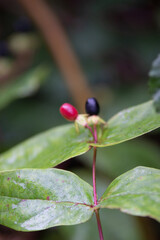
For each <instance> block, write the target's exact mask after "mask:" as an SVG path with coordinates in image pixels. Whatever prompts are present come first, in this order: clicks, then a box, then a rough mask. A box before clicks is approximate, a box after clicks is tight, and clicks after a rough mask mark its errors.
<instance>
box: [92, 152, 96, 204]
mask: <svg viewBox="0 0 160 240" xmlns="http://www.w3.org/2000/svg"><path fill="white" fill-rule="evenodd" d="M93 151H94V152H93V167H92V176H93V196H94V205H95V206H96V205H97V191H96V155H97V148H96V147H94V148H93Z"/></svg>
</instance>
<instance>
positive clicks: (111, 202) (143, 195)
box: [98, 167, 160, 221]
mask: <svg viewBox="0 0 160 240" xmlns="http://www.w3.org/2000/svg"><path fill="white" fill-rule="evenodd" d="M159 183H160V170H158V169H154V168H147V167H137V168H135V169H133V170H131V171H128V172H126V173H124V174H122V175H121V176H119V177H118V178H116V179H115V180H114V181H113V182H112V183H111V184H110V185H109V187H108V188H107V190H106V191H105V193H104V194H103V196H102V197H101V199H100V202H99V205H98V207H100V208H119V209H120V210H121V211H122V212H125V213H129V214H133V215H138V216H150V217H152V218H154V219H156V220H158V221H160V184H159Z"/></svg>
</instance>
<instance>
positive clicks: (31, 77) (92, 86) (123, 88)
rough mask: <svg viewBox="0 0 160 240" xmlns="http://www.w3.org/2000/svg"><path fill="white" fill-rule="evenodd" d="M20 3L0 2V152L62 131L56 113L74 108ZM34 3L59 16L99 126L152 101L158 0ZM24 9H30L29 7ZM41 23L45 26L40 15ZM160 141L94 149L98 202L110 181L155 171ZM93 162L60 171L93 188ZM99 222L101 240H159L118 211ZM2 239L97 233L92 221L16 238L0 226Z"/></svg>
mask: <svg viewBox="0 0 160 240" xmlns="http://www.w3.org/2000/svg"><path fill="white" fill-rule="evenodd" d="M23 2H25V0H23V1H21V0H19V1H18V0H17V1H13V0H1V1H0V152H3V151H6V150H7V149H9V148H11V147H12V146H14V145H16V144H18V143H19V142H21V141H23V140H25V139H27V138H29V137H31V136H33V135H35V134H36V133H39V132H42V131H44V130H46V129H49V128H51V127H54V126H57V125H61V124H65V123H66V121H65V120H64V119H63V118H62V117H61V116H60V114H59V107H60V105H61V104H62V103H64V102H70V103H72V104H73V105H75V106H77V105H76V104H77V103H76V101H75V99H74V98H73V97H72V96H73V92H71V90H69V87H68V83H67V81H65V74H62V69H61V66H60V65H59V64H57V58H56V56H55V55H54V51H51V45H52V44H50V45H49V44H48V43H47V41H46V39H45V37H44V33H43V31H41V29H40V27H39V26H38V25H37V23H36V21H34V17H33V16H32V15H31V14H30V13H29V11H28V10H27V9H25V7H24V6H25V5H24V4H23ZM36 2H38V0H36ZM40 2H43V3H44V4H45V5H46V6H48V7H49V9H50V11H51V13H53V15H54V14H56V15H57V17H58V19H59V21H60V23H61V27H62V29H63V30H64V31H65V34H66V37H67V38H68V41H69V43H70V45H71V49H72V51H73V52H74V54H75V55H76V61H77V62H78V63H79V66H81V71H82V72H83V74H84V75H85V76H86V79H87V82H86V83H87V84H88V89H89V90H90V92H91V93H93V96H95V97H96V98H97V99H98V101H99V103H100V106H101V113H100V115H101V116H102V117H103V118H104V119H105V120H107V119H109V118H110V117H111V116H112V115H114V114H115V113H117V112H118V111H120V110H122V109H124V108H127V107H130V106H133V105H136V104H139V103H142V102H145V101H147V100H149V99H150V98H151V96H150V94H149V91H148V85H147V84H148V72H149V70H150V67H151V64H152V62H153V60H154V59H155V58H156V57H157V55H158V53H159V52H160V2H159V1H158V0H153V1H151V0H148V1H147V0H121V1H119V0H115V1H109V0H108V1H105V0H99V1H98V0H92V1H91V0H88V1H84V0H81V1H80V0H68V1H66V0H59V1H58V0H57V1H56V0H55V1H53V0H50V1H40ZM28 3H29V4H30V5H32V1H31V0H28ZM33 7H34V6H33ZM34 10H35V12H36V9H34ZM33 12H34V11H33ZM36 15H38V12H37V13H36ZM46 18H47V16H46ZM39 19H40V21H41V22H43V21H44V19H45V16H43V18H42V17H41V16H39ZM50 29H51V31H52V32H53V35H54V38H55V39H56V38H57V34H58V33H57V30H56V28H55V27H53V28H52V24H51V26H50ZM50 40H51V41H50V42H52V39H50ZM61 51H62V53H63V46H60V48H59V49H57V52H58V53H57V54H60V52H61ZM73 71H74V69H73ZM75 82H76V79H75ZM77 84H78V83H77ZM77 86H78V85H77ZM81 91H83V90H81V89H80V94H82V92H81ZM84 101H85V99H84ZM77 107H78V106H77ZM159 136H160V132H159V130H156V131H154V132H151V133H150V134H147V135H146V136H143V137H140V138H138V140H131V141H129V142H127V143H123V144H120V145H117V146H113V147H109V148H105V149H103V148H100V149H99V150H98V159H97V185H98V193H99V196H100V195H101V194H102V193H103V192H104V190H105V189H106V186H107V185H108V184H109V183H110V181H111V180H113V179H114V178H115V177H117V176H118V175H120V174H122V173H123V172H125V171H127V170H129V169H132V168H133V167H135V166H140V165H141V166H148V167H155V168H160V159H159V157H160V149H159V144H160V137H159ZM91 155H92V153H90V152H89V153H87V154H85V155H83V156H81V157H78V158H76V159H71V160H69V161H67V162H65V163H63V164H61V165H60V167H61V168H64V169H67V170H71V171H73V172H75V173H76V174H78V175H79V176H80V177H81V178H83V179H85V180H87V181H88V182H89V183H91V184H92V181H91V180H92V176H91V164H92V163H91ZM101 218H102V227H103V229H104V236H105V239H110V240H132V239H133V240H158V239H160V225H159V224H158V223H157V222H156V221H154V220H151V219H149V218H138V217H132V216H129V215H126V214H123V213H120V212H119V211H118V210H104V211H101ZM0 239H11V240H12V239H13V240H20V239H24V240H25V239H31V240H32V239H40V240H41V239H46V240H51V239H55V240H61V239H68V240H75V239H76V240H80V239H81V240H82V239H83V240H90V239H92V240H96V239H98V230H97V226H96V221H95V219H94V218H93V219H91V220H90V221H89V222H87V223H84V224H81V225H77V226H71V227H57V228H52V229H48V230H45V231H41V232H34V233H20V232H16V231H13V230H10V229H8V228H5V227H3V226H1V228H0Z"/></svg>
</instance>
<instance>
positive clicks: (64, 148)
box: [0, 124, 89, 170]
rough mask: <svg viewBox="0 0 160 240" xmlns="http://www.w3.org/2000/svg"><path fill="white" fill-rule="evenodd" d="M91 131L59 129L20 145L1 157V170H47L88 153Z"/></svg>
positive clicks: (63, 127)
mask: <svg viewBox="0 0 160 240" xmlns="http://www.w3.org/2000/svg"><path fill="white" fill-rule="evenodd" d="M88 134H89V133H88V131H86V130H84V129H81V131H80V132H79V133H77V132H76V130H75V127H74V126H73V125H72V124H68V125H64V126H60V127H57V128H53V129H51V130H49V131H46V132H44V133H42V134H39V135H36V136H35V137H33V138H31V139H29V140H27V141H25V142H23V143H21V144H19V145H17V146H16V147H14V148H12V149H11V150H9V151H7V152H6V153H4V154H2V155H1V156H0V169H1V170H9V169H14V168H48V167H54V166H56V165H58V164H59V163H61V162H64V161H65V160H67V159H69V158H72V157H75V156H77V155H80V154H82V153H85V152H87V151H88V150H89V144H87V143H86V141H87V140H88V139H89V137H88Z"/></svg>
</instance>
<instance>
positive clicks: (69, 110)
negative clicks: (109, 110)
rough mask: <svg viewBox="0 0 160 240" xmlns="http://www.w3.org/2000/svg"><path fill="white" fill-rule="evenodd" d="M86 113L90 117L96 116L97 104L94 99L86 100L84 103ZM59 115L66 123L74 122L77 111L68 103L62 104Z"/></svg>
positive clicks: (97, 111)
mask: <svg viewBox="0 0 160 240" xmlns="http://www.w3.org/2000/svg"><path fill="white" fill-rule="evenodd" d="M85 108H86V113H87V114H88V115H90V116H92V115H98V113H99V104H98V102H97V100H96V99H95V98H88V99H87V101H86V105H85ZM60 113H61V115H62V116H63V117H64V118H65V119H67V120H68V121H74V120H76V119H77V117H78V111H77V109H76V108H75V107H74V106H72V105H71V104H69V103H64V104H63V105H62V106H61V107H60Z"/></svg>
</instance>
